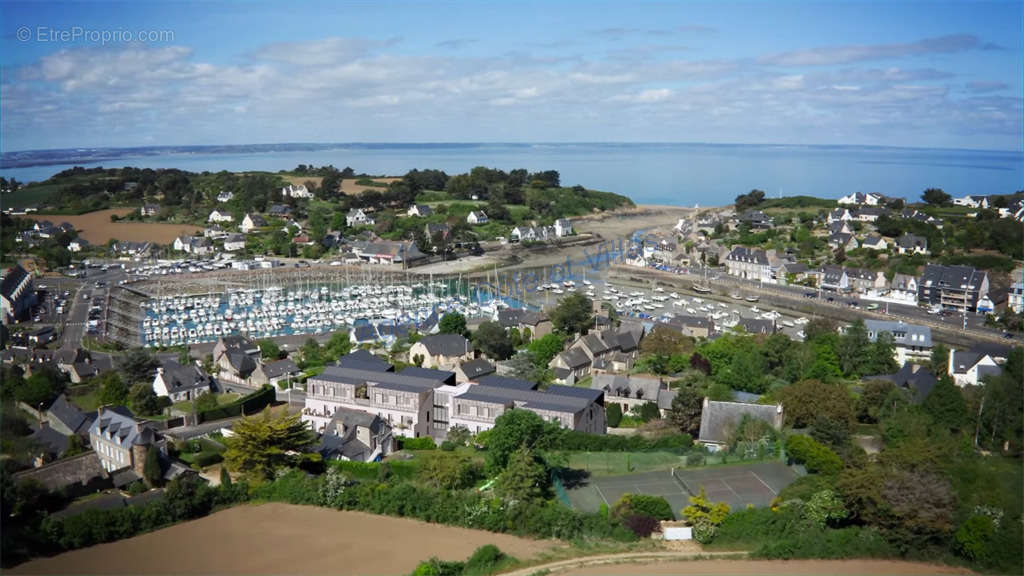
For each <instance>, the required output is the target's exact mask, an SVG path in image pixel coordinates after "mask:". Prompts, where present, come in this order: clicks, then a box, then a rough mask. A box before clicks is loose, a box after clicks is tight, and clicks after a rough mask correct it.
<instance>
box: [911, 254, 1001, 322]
mask: <svg viewBox="0 0 1024 576" xmlns="http://www.w3.org/2000/svg"><path fill="white" fill-rule="evenodd" d="M917 289H918V294H917V300H918V302H919V303H921V304H928V305H937V306H941V307H942V308H944V309H947V310H957V311H960V312H964V311H974V310H977V307H978V301H979V300H980V299H981V298H982V297H984V296H986V295H988V290H989V280H988V273H987V272H985V271H984V270H976V269H974V268H973V267H971V266H944V265H939V264H929V265H927V266H925V267H924V273H923V274H921V279H920V280H919V281H918V283H917Z"/></svg>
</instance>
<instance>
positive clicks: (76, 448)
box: [64, 434, 85, 458]
mask: <svg viewBox="0 0 1024 576" xmlns="http://www.w3.org/2000/svg"><path fill="white" fill-rule="evenodd" d="M82 452H85V441H84V440H82V437H81V436H79V435H78V434H72V435H71V436H68V447H67V450H65V451H64V458H67V457H69V456H75V455H77V454H81V453H82Z"/></svg>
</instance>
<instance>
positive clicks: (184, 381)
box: [153, 360, 213, 402]
mask: <svg viewBox="0 0 1024 576" xmlns="http://www.w3.org/2000/svg"><path fill="white" fill-rule="evenodd" d="M212 387H213V379H212V378H210V375H209V374H207V373H206V372H203V370H202V369H201V368H199V367H198V366H195V365H184V366H183V365H181V364H178V363H177V362H175V361H174V360H166V361H164V363H163V365H162V366H160V367H159V368H157V369H156V377H155V378H153V392H154V393H155V394H156V395H157V396H169V397H170V398H171V401H173V402H181V401H183V400H194V399H196V398H198V397H199V396H202V395H203V394H207V393H209V392H210V391H211V390H212Z"/></svg>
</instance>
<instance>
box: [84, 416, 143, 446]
mask: <svg viewBox="0 0 1024 576" xmlns="http://www.w3.org/2000/svg"><path fill="white" fill-rule="evenodd" d="M101 410H102V411H103V413H102V415H98V416H97V418H96V420H94V421H93V423H92V426H90V427H89V435H90V436H91V435H97V436H102V437H104V438H108V436H109V440H111V441H113V442H114V443H116V444H118V445H120V446H122V447H125V448H127V447H129V446H131V445H132V444H135V443H136V439H140V438H141V439H140V442H142V443H146V441H148V443H152V442H153V440H155V434H154V433H153V431H152V430H151V429H149V428H146V427H144V426H140V425H139V423H138V422H136V421H135V418H134V417H133V416H132V415H131V411H130V410H128V409H127V408H124V407H123V406H117V407H113V408H101ZM144 430H148V431H149V432H148V433H147V434H145V435H144V436H143V431H144Z"/></svg>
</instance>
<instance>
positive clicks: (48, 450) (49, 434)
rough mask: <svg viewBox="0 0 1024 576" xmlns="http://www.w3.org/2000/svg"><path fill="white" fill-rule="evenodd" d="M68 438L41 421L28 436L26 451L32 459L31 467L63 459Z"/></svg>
mask: <svg viewBox="0 0 1024 576" xmlns="http://www.w3.org/2000/svg"><path fill="white" fill-rule="evenodd" d="M70 440H71V437H70V436H67V435H64V434H61V433H60V432H58V431H56V430H54V429H53V428H51V427H50V423H49V422H46V421H43V422H41V423H40V424H39V428H37V429H36V430H35V431H34V432H32V433H31V434H29V436H28V450H29V455H30V456H31V457H32V465H33V466H34V467H36V468H39V467H40V466H42V465H44V464H47V463H49V462H52V461H54V460H58V459H60V458H63V457H64V453H65V452H67V450H68V447H69V442H70Z"/></svg>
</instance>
